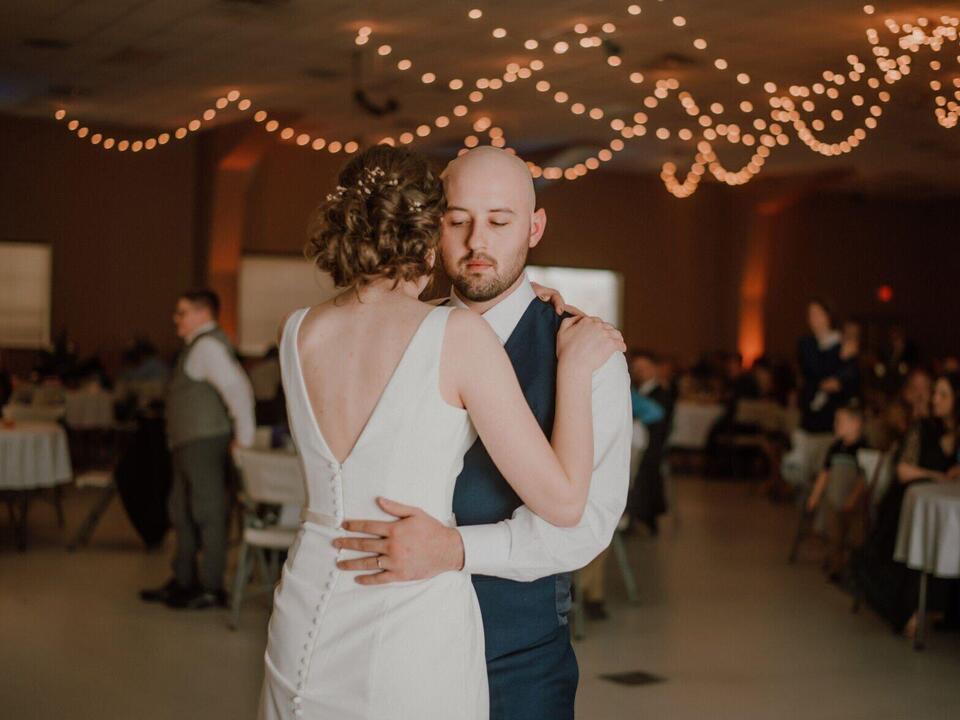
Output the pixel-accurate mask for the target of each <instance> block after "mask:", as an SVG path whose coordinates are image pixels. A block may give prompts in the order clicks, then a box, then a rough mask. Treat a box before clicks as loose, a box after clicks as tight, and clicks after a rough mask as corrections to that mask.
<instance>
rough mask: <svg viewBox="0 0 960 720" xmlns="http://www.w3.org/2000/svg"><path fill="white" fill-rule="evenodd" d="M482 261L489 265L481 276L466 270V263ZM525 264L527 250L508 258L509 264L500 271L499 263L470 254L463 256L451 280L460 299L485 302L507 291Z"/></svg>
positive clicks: (479, 254)
mask: <svg viewBox="0 0 960 720" xmlns="http://www.w3.org/2000/svg"><path fill="white" fill-rule="evenodd" d="M477 260H482V261H483V262H486V263H489V264H490V269H489V270H488V271H486V272H485V273H483V274H478V273H473V272H470V271H469V270H468V269H467V263H469V262H474V261H477ZM526 264H527V249H526V248H524V250H523V251H522V252H519V253H517V255H515V256H514V257H513V258H510V261H509V264H508V265H507V266H505V267H504V268H503V270H502V271H501V269H500V267H499V263H497V261H496V260H494V259H493V258H492V257H490V256H489V255H484V254H483V253H474V252H471V253H470V254H469V255H466V256H464V257H463V258H462V259H461V260H460V262H459V264H458V267H457V274H456V276H455V277H453V278H452V281H453V286H454V287H455V288H456V289H457V292H458V293H459V294H460V297H462V298H465V299H466V300H470V301H471V302H487V301H488V300H493V299H494V298H495V297H497V296H498V295H500V294H501V293H503V292H505V291H507V290H509V289H510V288H511V287H512V286H513V284H514V283H515V282H516V281H517V278H518V277H520V274H521V273H522V272H523V268H524V266H525V265H526Z"/></svg>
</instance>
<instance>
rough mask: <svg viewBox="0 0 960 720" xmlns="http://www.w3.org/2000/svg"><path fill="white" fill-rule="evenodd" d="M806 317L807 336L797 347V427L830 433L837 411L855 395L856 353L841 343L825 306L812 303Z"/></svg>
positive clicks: (857, 374) (828, 308) (819, 301)
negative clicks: (798, 385) (798, 369)
mask: <svg viewBox="0 0 960 720" xmlns="http://www.w3.org/2000/svg"><path fill="white" fill-rule="evenodd" d="M807 317H808V322H809V324H810V334H809V335H804V336H803V337H801V338H800V342H799V344H798V347H797V360H798V363H799V365H800V377H801V385H800V398H799V399H800V411H801V421H800V425H801V427H802V428H803V429H804V430H806V431H807V432H808V433H832V432H833V416H834V414H835V413H836V411H837V408H838V407H840V406H841V405H844V404H846V402H847V401H849V400H850V399H851V398H852V397H854V396H856V394H857V392H858V386H859V371H858V368H857V363H856V354H857V350H856V348H853V347H849V343H844V342H843V338H842V337H841V335H840V333H839V332H838V331H837V330H836V324H835V322H834V317H833V312H832V311H831V309H830V307H829V305H827V303H825V302H823V301H822V300H812V301H811V302H810V305H809V306H808V308H807Z"/></svg>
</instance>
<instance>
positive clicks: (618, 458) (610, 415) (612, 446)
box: [450, 279, 633, 582]
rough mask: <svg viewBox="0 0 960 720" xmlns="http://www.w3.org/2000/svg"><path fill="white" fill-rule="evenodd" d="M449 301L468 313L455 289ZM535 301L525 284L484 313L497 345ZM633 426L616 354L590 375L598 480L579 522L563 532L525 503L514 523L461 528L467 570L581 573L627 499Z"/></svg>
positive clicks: (517, 574) (519, 574) (509, 575)
mask: <svg viewBox="0 0 960 720" xmlns="http://www.w3.org/2000/svg"><path fill="white" fill-rule="evenodd" d="M450 299H451V304H452V305H455V306H457V307H461V308H466V305H465V304H464V303H463V301H462V300H460V298H459V297H457V294H456V291H451V293H450ZM535 299H536V294H535V293H534V291H533V287H532V286H531V285H530V282H529V281H528V280H526V279H524V282H523V283H522V284H521V285H520V286H519V287H517V288H516V290H514V291H513V292H512V293H511V294H510V295H508V296H507V297H505V298H504V299H503V300H501V301H500V302H499V303H497V304H496V305H495V306H493V307H492V308H490V309H489V310H487V312H485V313H484V314H483V318H484V319H485V320H486V321H487V322H489V323H490V326H491V327H492V328H493V330H494V332H495V333H496V334H497V336H498V337H499V338H500V342H502V343H506V341H507V339H508V338H509V337H510V335H511V333H513V331H514V329H515V328H516V326H517V324H518V323H519V322H520V318H521V317H523V314H524V312H526V309H527V307H528V306H529V305H530V303H531V302H532V301H534V300H535ZM537 302H540V301H539V300H537ZM632 428H633V425H632V411H631V405H630V377H629V375H628V373H627V363H626V359H625V358H624V356H623V354H622V353H615V354H614V355H613V356H612V357H611V358H610V359H609V360H608V361H607V362H606V364H604V366H603V367H601V368H600V369H599V370H597V371H596V372H595V373H594V374H593V447H594V452H593V475H592V478H591V482H590V492H589V495H588V497H587V505H586V509H585V510H584V513H583V518H582V519H581V520H580V524H579V525H577V526H576V527H572V528H558V527H556V526H554V525H551V524H550V523H548V522H547V521H546V520H543V519H542V518H540V517H539V516H538V515H536V514H534V513H533V512H532V511H531V510H530V509H529V508H528V507H527V506H526V505H521V506H520V507H519V508H518V509H517V510H516V511H515V512H514V513H513V516H512V517H511V518H510V519H509V520H503V521H501V522H498V523H494V524H490V525H469V526H463V527H458V528H457V530H458V531H459V532H460V536H461V538H463V554H464V570H466V571H467V572H470V573H475V574H479V575H493V576H496V577H501V578H506V579H508V580H518V581H521V582H529V581H531V580H536V579H538V578H541V577H545V576H547V575H554V574H556V573H561V572H569V571H572V570H576V569H578V568H581V567H583V566H584V565H586V564H587V563H589V562H590V561H591V560H593V559H594V558H595V557H596V556H597V555H599V554H600V553H601V552H602V551H603V550H604V549H605V548H606V547H607V545H609V544H610V539H611V538H612V537H613V531H614V530H615V529H616V527H617V523H618V522H619V521H620V516H621V515H622V514H623V508H624V506H625V505H626V502H627V491H628V488H629V484H630V476H629V470H630V441H631V436H632Z"/></svg>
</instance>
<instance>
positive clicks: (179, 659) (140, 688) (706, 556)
mask: <svg viewBox="0 0 960 720" xmlns="http://www.w3.org/2000/svg"><path fill="white" fill-rule="evenodd" d="M677 494H678V496H679V502H678V508H679V518H678V520H669V521H667V522H666V523H665V525H664V531H663V533H662V534H661V537H660V538H659V539H658V540H656V541H651V540H639V539H634V540H631V541H630V544H629V552H630V554H631V557H632V562H633V565H634V567H635V570H636V572H637V576H638V580H639V584H640V593H641V602H640V603H639V605H638V606H635V607H630V606H628V605H627V604H626V603H625V601H624V599H623V592H622V589H621V586H620V582H619V578H618V577H617V576H616V570H615V569H614V568H613V567H611V574H610V578H611V603H610V604H611V607H610V610H611V615H612V617H611V619H610V620H608V621H606V622H603V623H591V624H589V625H588V627H587V631H588V634H587V638H586V639H585V640H584V641H582V642H580V643H578V644H577V653H578V655H579V657H580V664H581V686H580V694H579V698H578V703H577V710H578V713H577V714H578V717H579V718H584V719H586V720H621V719H623V718H658V719H659V718H664V719H669V720H687V719H691V720H693V719H697V720H701V719H703V720H725V719H728V718H729V720H790V719H792V718H803V719H804V720H810V719H811V718H824V719H833V718H836V719H838V720H839V719H840V718H843V719H844V720H859V719H861V718H862V719H863V720H868V719H869V720H888V719H889V720H893V719H895V718H896V719H899V718H923V719H927V718H930V719H937V720H939V718H955V717H960V682H958V679H960V636H958V635H933V636H931V638H930V643H929V648H928V650H927V651H925V652H923V653H915V652H913V651H912V650H911V648H910V646H909V644H908V643H907V642H906V641H904V640H902V639H900V638H897V637H895V636H894V635H893V634H892V633H891V632H890V631H889V630H888V629H887V628H886V626H884V625H883V624H881V623H880V622H879V621H878V620H877V619H876V618H875V617H873V616H872V615H871V614H870V613H868V612H864V613H862V614H861V615H859V616H853V615H851V614H850V604H849V601H848V599H847V597H846V596H844V595H842V594H841V593H840V592H838V591H837V590H836V589H834V588H833V587H832V586H829V585H827V584H826V583H825V582H824V581H823V580H822V578H821V576H820V573H819V571H818V569H817V564H818V563H817V549H816V548H815V547H810V548H807V550H806V552H805V556H804V557H803V558H802V559H801V562H800V564H799V565H797V566H792V567H791V566H788V565H787V564H786V562H785V556H786V549H787V546H788V541H789V538H790V532H791V530H792V523H793V515H792V512H791V511H790V510H789V509H787V508H783V507H774V506H771V505H770V504H769V503H767V502H766V501H764V500H762V499H761V498H759V497H757V496H755V495H752V494H751V493H750V492H749V491H748V489H747V488H746V487H745V486H743V485H740V484H735V483H707V482H702V481H699V480H693V479H681V480H679V481H678V483H677ZM90 502H92V498H91V496H89V495H83V496H77V495H73V496H72V497H69V498H68V505H67V511H68V515H67V522H68V527H67V530H68V531H69V530H71V529H72V528H75V527H76V525H77V523H78V522H79V519H80V517H81V515H82V513H83V512H84V511H85V509H86V508H87V507H88V506H89V504H90ZM31 530H32V542H31V547H30V549H29V550H28V551H27V552H26V553H25V554H17V553H15V552H13V550H12V547H11V539H10V532H9V528H8V527H7V526H6V525H3V526H0V717H4V718H16V719H17V720H33V719H34V718H38V719H41V718H42V719H43V720H47V719H50V720H61V719H63V720H106V719H113V718H117V719H123V720H126V719H127V718H130V719H131V720H133V719H136V720H171V719H176V720H188V719H192V718H203V719H204V720H220V719H221V718H222V719H224V720H227V719H229V720H246V719H250V720H252V719H253V718H254V717H255V705H256V699H257V695H258V693H259V685H260V679H261V672H262V670H261V662H262V661H261V655H262V652H263V644H264V628H265V623H266V619H267V615H268V612H269V609H268V607H267V605H266V602H265V599H263V598H261V599H260V600H254V601H251V602H250V603H249V604H248V605H247V607H246V608H245V611H244V615H243V622H242V627H241V629H240V631H239V632H231V631H229V630H228V629H227V628H226V626H225V616H224V614H223V613H221V612H212V611H208V612H204V613H194V614H188V613H175V612H172V611H168V610H166V609H163V608H159V607H152V606H145V605H143V604H141V603H140V602H139V601H138V600H137V597H136V591H137V589H138V588H140V587H142V586H147V585H151V584H155V583H157V582H158V581H162V580H164V579H165V578H166V577H167V570H166V561H167V556H166V553H154V554H146V553H144V552H143V551H142V550H141V549H140V547H139V546H138V544H137V541H136V538H135V536H134V534H133V531H132V530H130V529H129V528H128V526H127V525H126V522H125V520H124V518H123V516H122V514H121V511H120V510H119V506H114V507H112V508H111V510H110V511H109V513H108V515H107V518H106V520H105V523H104V525H103V526H102V527H101V528H100V530H98V532H97V534H96V535H95V537H94V541H93V544H92V546H91V547H90V548H88V549H86V550H81V551H79V552H77V553H74V554H70V553H67V552H65V551H64V550H63V549H62V548H63V539H64V537H65V536H64V535H63V534H62V533H61V532H60V531H59V530H57V528H56V526H55V524H54V522H53V513H52V510H51V509H50V508H49V507H47V506H44V505H37V506H36V507H35V509H34V510H33V513H32V521H31ZM630 671H642V672H646V673H651V674H654V675H658V676H661V677H663V678H665V682H662V683H659V684H652V685H641V686H627V685H619V684H614V683H611V682H609V681H607V680H603V679H601V678H600V677H599V676H600V675H602V674H607V673H617V672H630ZM442 717H443V715H442V712H440V713H439V714H438V716H437V718H438V719H439V718H442ZM325 720H326V719H325Z"/></svg>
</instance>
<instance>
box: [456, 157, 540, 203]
mask: <svg viewBox="0 0 960 720" xmlns="http://www.w3.org/2000/svg"><path fill="white" fill-rule="evenodd" d="M441 177H442V178H443V185H444V190H445V191H446V193H447V202H448V204H449V202H450V196H451V194H453V195H454V196H456V195H457V194H458V191H461V190H462V189H464V187H466V188H469V189H470V191H471V194H475V192H476V190H478V189H480V188H487V189H489V190H490V191H493V192H495V193H496V194H497V195H498V196H500V197H501V198H502V199H503V200H504V201H506V200H507V199H508V198H509V200H510V206H511V208H512V209H513V210H514V211H516V212H518V213H532V212H533V211H534V210H536V208H537V194H536V191H535V190H534V189H533V176H531V175H530V168H528V167H527V164H526V163H525V162H524V161H523V160H521V159H520V158H518V157H517V156H516V155H514V154H513V153H509V152H507V151H506V150H501V149H500V148H495V147H492V146H490V145H483V146H481V147H478V148H474V149H473V150H470V151H468V152H466V153H464V154H463V155H460V156H459V157H457V158H456V159H454V160H452V161H451V162H450V164H449V165H447V167H446V169H445V170H444V171H443V174H442V175H441Z"/></svg>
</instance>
